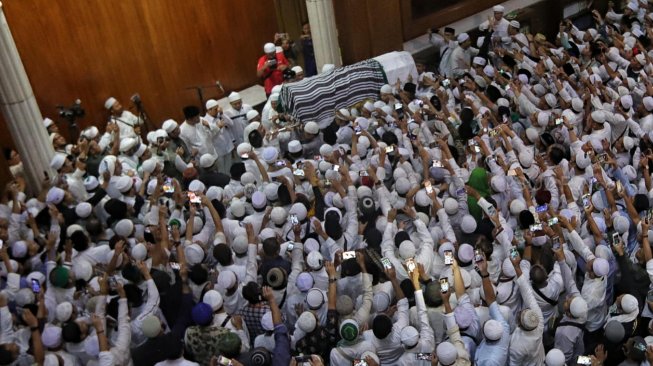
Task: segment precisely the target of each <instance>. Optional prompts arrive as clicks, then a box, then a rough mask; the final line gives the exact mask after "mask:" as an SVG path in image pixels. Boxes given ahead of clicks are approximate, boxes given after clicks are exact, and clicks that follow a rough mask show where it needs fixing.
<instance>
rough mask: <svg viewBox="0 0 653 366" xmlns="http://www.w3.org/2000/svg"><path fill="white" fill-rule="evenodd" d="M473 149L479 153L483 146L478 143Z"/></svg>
mask: <svg viewBox="0 0 653 366" xmlns="http://www.w3.org/2000/svg"><path fill="white" fill-rule="evenodd" d="M473 149H474V152H475V153H477V154H478V153H480V152H481V147H480V146H478V145H474V148H473Z"/></svg>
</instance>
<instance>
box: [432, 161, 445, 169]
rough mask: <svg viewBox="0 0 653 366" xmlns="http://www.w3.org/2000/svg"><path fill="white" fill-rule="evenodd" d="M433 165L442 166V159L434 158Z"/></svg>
mask: <svg viewBox="0 0 653 366" xmlns="http://www.w3.org/2000/svg"><path fill="white" fill-rule="evenodd" d="M433 166H434V167H436V168H442V166H443V165H442V162H441V161H440V160H433Z"/></svg>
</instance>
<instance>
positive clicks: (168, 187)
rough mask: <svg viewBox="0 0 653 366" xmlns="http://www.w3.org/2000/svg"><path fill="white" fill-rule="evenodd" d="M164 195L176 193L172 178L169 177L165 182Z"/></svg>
mask: <svg viewBox="0 0 653 366" xmlns="http://www.w3.org/2000/svg"><path fill="white" fill-rule="evenodd" d="M163 193H175V186H174V185H172V178H170V177H167V178H166V180H165V181H164V182H163Z"/></svg>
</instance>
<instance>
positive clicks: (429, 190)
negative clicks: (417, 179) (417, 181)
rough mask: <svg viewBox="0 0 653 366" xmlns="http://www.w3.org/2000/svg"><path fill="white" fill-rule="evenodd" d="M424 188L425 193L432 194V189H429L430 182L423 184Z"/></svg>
mask: <svg viewBox="0 0 653 366" xmlns="http://www.w3.org/2000/svg"><path fill="white" fill-rule="evenodd" d="M424 188H426V193H433V187H431V182H429V181H426V182H424Z"/></svg>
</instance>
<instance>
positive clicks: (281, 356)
mask: <svg viewBox="0 0 653 366" xmlns="http://www.w3.org/2000/svg"><path fill="white" fill-rule="evenodd" d="M272 355H273V357H272V366H288V365H290V337H289V336H288V328H286V325H285V324H283V323H281V324H276V325H275V326H274V352H273V354H272Z"/></svg>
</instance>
